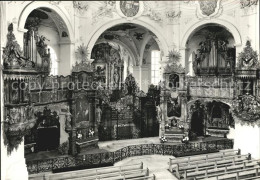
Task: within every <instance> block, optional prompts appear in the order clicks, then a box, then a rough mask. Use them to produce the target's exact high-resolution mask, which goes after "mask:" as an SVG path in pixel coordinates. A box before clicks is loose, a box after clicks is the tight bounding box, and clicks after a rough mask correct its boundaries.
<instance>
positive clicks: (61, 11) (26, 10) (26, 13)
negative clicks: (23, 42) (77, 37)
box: [18, 1, 74, 42]
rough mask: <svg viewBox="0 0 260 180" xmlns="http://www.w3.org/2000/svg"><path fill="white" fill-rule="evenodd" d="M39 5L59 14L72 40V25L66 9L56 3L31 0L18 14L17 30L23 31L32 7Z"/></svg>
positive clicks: (38, 6) (35, 7)
mask: <svg viewBox="0 0 260 180" xmlns="http://www.w3.org/2000/svg"><path fill="white" fill-rule="evenodd" d="M41 7H45V8H49V9H52V10H53V11H55V12H56V13H57V14H58V15H59V16H60V18H61V19H62V20H63V21H64V23H65V25H66V27H67V29H68V33H69V39H70V41H71V42H74V32H73V28H72V25H71V23H70V21H69V14H68V13H67V11H66V9H65V8H63V7H61V6H58V5H54V4H50V3H49V2H43V1H33V2H31V3H29V4H28V5H27V6H25V8H24V9H23V11H22V13H21V14H20V16H19V21H18V30H21V31H24V25H25V22H26V19H27V17H28V16H29V14H30V13H31V12H32V11H33V10H34V9H37V8H41Z"/></svg>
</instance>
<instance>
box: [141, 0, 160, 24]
mask: <svg viewBox="0 0 260 180" xmlns="http://www.w3.org/2000/svg"><path fill="white" fill-rule="evenodd" d="M143 16H148V17H149V18H150V19H152V20H154V21H158V22H162V21H163V17H162V14H161V13H160V12H156V11H155V10H154V9H153V8H151V7H150V5H149V2H144V12H143Z"/></svg>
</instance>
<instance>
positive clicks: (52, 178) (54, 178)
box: [48, 162, 143, 180]
mask: <svg viewBox="0 0 260 180" xmlns="http://www.w3.org/2000/svg"><path fill="white" fill-rule="evenodd" d="M139 169H143V163H142V162H141V163H138V164H130V165H124V166H112V167H103V168H93V169H84V170H77V171H69V172H62V173H55V174H50V175H49V177H48V179H49V180H59V179H60V180H63V179H70V178H77V177H85V176H96V175H98V174H108V173H115V172H124V171H130V170H139Z"/></svg>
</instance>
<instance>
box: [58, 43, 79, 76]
mask: <svg viewBox="0 0 260 180" xmlns="http://www.w3.org/2000/svg"><path fill="white" fill-rule="evenodd" d="M59 44H60V53H59V54H60V58H59V59H60V61H59V68H58V74H59V75H64V76H66V75H70V74H71V69H72V65H73V64H74V63H75V62H74V61H73V60H74V59H75V58H74V44H73V43H71V42H70V41H61V42H60V43H59Z"/></svg>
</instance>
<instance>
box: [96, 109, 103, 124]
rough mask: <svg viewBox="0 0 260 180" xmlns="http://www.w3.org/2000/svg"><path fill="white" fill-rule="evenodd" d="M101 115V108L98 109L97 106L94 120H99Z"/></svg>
mask: <svg viewBox="0 0 260 180" xmlns="http://www.w3.org/2000/svg"><path fill="white" fill-rule="evenodd" d="M101 115H102V110H101V109H100V107H99V106H98V107H97V108H96V120H97V122H98V123H100V122H101Z"/></svg>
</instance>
